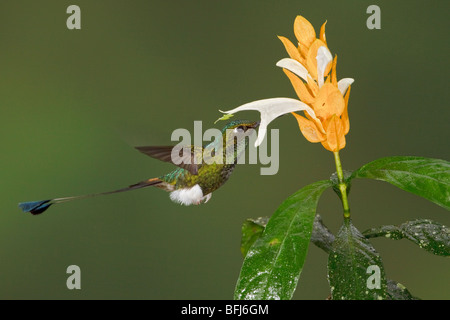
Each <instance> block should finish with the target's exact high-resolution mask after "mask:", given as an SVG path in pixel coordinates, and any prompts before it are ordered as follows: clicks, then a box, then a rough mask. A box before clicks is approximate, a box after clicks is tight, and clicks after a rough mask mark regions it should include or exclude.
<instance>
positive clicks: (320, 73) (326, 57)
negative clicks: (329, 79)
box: [316, 46, 333, 88]
mask: <svg viewBox="0 0 450 320" xmlns="http://www.w3.org/2000/svg"><path fill="white" fill-rule="evenodd" d="M316 59H317V81H318V84H319V88H321V87H322V86H323V82H324V79H323V77H324V75H325V70H326V68H327V66H328V64H329V63H330V62H331V61H333V56H332V55H331V52H330V50H328V48H327V47H325V46H321V47H320V48H319V49H318V50H317V57H316Z"/></svg>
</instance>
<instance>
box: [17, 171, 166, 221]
mask: <svg viewBox="0 0 450 320" xmlns="http://www.w3.org/2000/svg"><path fill="white" fill-rule="evenodd" d="M162 182H163V181H162V180H161V179H159V178H153V179H148V180H144V181H141V182H138V183H136V184H132V185H131V186H128V187H126V188H122V189H118V190H114V191H108V192H101V193H93V194H86V195H82V196H75V197H66V198H56V199H49V200H40V201H29V202H21V203H19V208H20V209H22V210H23V212H29V213H31V214H33V215H37V214H41V213H42V212H44V211H45V210H47V209H48V208H49V207H50V206H51V205H53V204H57V203H63V202H67V201H72V200H78V199H84V198H91V197H96V196H104V195H107V194H113V193H119V192H125V191H131V190H136V189H141V188H146V187H149V186H154V185H157V184H160V183H162Z"/></svg>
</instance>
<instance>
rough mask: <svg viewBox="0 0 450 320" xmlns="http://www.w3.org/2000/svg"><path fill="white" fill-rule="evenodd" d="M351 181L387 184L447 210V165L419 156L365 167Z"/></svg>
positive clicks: (449, 205) (449, 193)
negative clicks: (369, 180)
mask: <svg viewBox="0 0 450 320" xmlns="http://www.w3.org/2000/svg"><path fill="white" fill-rule="evenodd" d="M352 178H369V179H376V180H382V181H386V182H389V183H391V184H393V185H394V186H396V187H399V188H400V189H403V190H405V191H409V192H411V193H414V194H416V195H419V196H422V197H424V198H426V199H428V200H430V201H432V202H434V203H436V204H438V205H440V206H442V207H444V208H446V209H447V210H450V163H449V162H448V161H445V160H439V159H429V158H422V157H388V158H381V159H378V160H375V161H373V162H370V163H368V164H366V165H365V166H363V167H361V168H360V169H358V170H356V171H355V172H353V175H352Z"/></svg>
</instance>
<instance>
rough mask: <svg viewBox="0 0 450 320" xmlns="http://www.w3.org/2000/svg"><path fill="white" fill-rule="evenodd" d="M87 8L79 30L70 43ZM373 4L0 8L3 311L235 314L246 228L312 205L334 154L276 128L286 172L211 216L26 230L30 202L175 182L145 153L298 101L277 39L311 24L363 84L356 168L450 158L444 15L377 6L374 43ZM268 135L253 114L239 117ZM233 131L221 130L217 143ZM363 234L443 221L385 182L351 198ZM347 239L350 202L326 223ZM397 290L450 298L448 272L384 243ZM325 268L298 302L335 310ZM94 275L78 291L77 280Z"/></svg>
mask: <svg viewBox="0 0 450 320" xmlns="http://www.w3.org/2000/svg"><path fill="white" fill-rule="evenodd" d="M71 4H77V5H79V6H80V8H81V17H82V22H81V23H82V29H81V30H68V29H67V28H66V19H67V17H68V16H69V15H68V14H66V8H67V7H68V6H69V5H71ZM371 4H374V3H373V2H369V1H331V0H330V1H320V2H319V1H287V0H283V1H260V0H258V1H253V0H252V1H249V0H245V1H242V0H240V1H237V0H232V1H231V0H229V1H212V0H208V1H206V0H203V1H162V0H161V1H124V0H121V1H107V2H100V1H83V0H76V1H61V0H58V1H47V0H46V1H44V0H42V1H31V0H26V1H25V0H23V1H14V2H13V1H2V3H1V4H0V39H1V42H0V48H1V49H0V119H1V126H0V139H1V140H0V142H1V146H2V150H3V151H2V153H1V156H0V167H1V168H2V169H1V171H0V181H1V185H2V189H1V190H2V193H1V196H0V197H1V204H2V208H1V211H0V261H1V262H0V299H38V298H39V299H231V298H232V295H233V289H234V286H235V283H236V280H237V277H238V275H239V271H240V267H241V264H242V257H241V254H240V250H239V245H240V229H241V225H242V222H243V221H244V220H245V219H246V218H248V217H258V216H270V215H271V214H272V213H273V212H274V211H275V210H276V208H277V207H278V205H279V204H280V203H281V202H282V201H283V200H284V199H285V198H286V197H288V196H289V195H290V194H292V193H293V192H295V191H296V190H298V189H299V188H301V187H303V186H305V185H307V184H309V183H312V182H315V181H317V180H322V179H327V178H328V177H329V176H330V175H331V173H332V172H334V161H333V157H332V154H331V153H330V152H328V151H325V149H323V148H322V146H321V145H319V144H311V143H309V142H307V141H306V140H305V139H304V138H303V136H301V135H300V133H299V130H298V127H297V125H296V122H295V121H294V119H293V118H292V117H283V118H280V119H278V120H277V121H275V122H273V123H272V124H271V126H270V128H279V129H280V170H279V172H278V174H277V175H274V176H261V175H260V174H259V170H260V166H259V165H242V166H240V167H238V168H237V169H236V171H235V173H234V175H233V176H232V178H231V179H230V180H229V181H228V183H227V184H225V186H223V187H222V188H221V189H220V190H218V191H216V192H215V193H214V196H213V198H212V200H211V201H210V202H209V203H208V204H206V205H202V206H192V207H182V206H179V205H177V204H174V203H172V202H171V201H170V200H169V197H168V194H167V193H165V192H163V191H161V190H156V189H151V188H150V189H143V190H137V191H133V192H129V193H124V194H119V195H113V196H108V197H102V198H95V199H87V200H83V201H79V202H73V203H67V204H64V205H60V206H57V207H52V208H51V209H50V210H49V211H48V212H46V213H45V214H43V215H41V216H31V215H29V214H24V213H22V212H21V211H20V210H19V209H18V207H17V203H18V202H20V201H29V200H39V199H47V198H52V197H63V196H69V195H77V194H84V193H91V192H100V191H107V190H111V189H115V188H120V187H123V186H126V185H129V184H131V183H134V182H137V181H140V180H142V179H146V178H150V177H153V176H158V175H161V174H162V173H165V172H168V171H169V170H171V169H172V168H173V167H172V166H171V165H170V164H167V163H162V162H159V161H157V160H153V159H151V158H148V157H146V156H144V155H142V154H140V153H139V152H137V151H136V150H134V149H133V146H135V145H159V144H169V143H171V142H170V135H171V133H172V131H173V130H174V129H176V128H187V129H189V130H192V129H193V121H194V120H203V121H204V128H205V129H206V128H207V127H208V126H213V121H214V120H216V119H217V118H218V117H219V116H220V113H219V112H218V109H231V108H234V107H236V106H238V105H240V104H243V103H246V102H250V101H254V100H257V99H263V98H271V97H295V93H294V91H293V89H292V87H291V85H290V83H289V80H288V79H287V77H286V76H285V75H284V74H283V72H282V71H281V70H280V69H279V68H277V67H276V66H275V63H276V61H278V60H279V59H281V58H283V57H286V56H287V55H286V53H285V51H284V48H283V46H282V44H281V42H280V41H279V40H278V39H277V37H276V36H277V35H284V36H287V37H289V38H290V39H292V40H293V39H294V34H293V31H292V26H293V22H294V19H295V16H296V15H297V14H301V15H303V16H305V17H306V18H307V19H309V20H310V21H311V23H312V24H313V25H314V26H315V27H316V30H317V31H318V30H319V28H320V25H321V24H322V23H323V22H324V21H325V20H328V24H327V32H326V34H327V40H328V45H329V47H330V49H331V52H332V53H333V54H338V57H339V59H338V78H343V77H352V78H355V80H356V81H355V84H354V85H353V87H352V94H351V97H350V104H349V114H350V122H351V130H350V133H349V135H348V136H347V147H346V148H345V149H344V150H343V151H342V152H341V159H342V161H343V166H344V168H345V169H348V170H352V169H357V168H359V167H360V166H362V165H363V164H365V163H367V162H369V161H371V160H375V159H377V158H380V157H384V156H392V155H418V156H426V157H432V158H441V159H446V160H449V159H450V150H449V127H448V121H449V116H450V109H449V104H448V101H449V99H450V95H449V90H448V74H449V71H450V70H449V63H448V60H447V59H448V57H449V53H450V52H449V51H450V50H449V44H448V41H447V38H448V30H449V26H450V23H449V19H448V9H449V2H448V1H445V2H444V1H433V2H427V4H426V7H424V2H423V1H416V2H406V1H403V2H400V1H395V2H393V1H377V3H376V4H378V5H379V6H380V8H381V19H382V20H381V26H382V29H381V30H368V29H367V27H366V19H367V18H368V16H369V15H368V14H366V9H367V7H368V6H369V5H371ZM238 116H240V117H246V118H255V119H256V118H258V117H259V115H258V114H257V113H252V112H248V113H245V114H244V113H243V114H238ZM221 125H222V124H217V126H216V127H220V126H221ZM350 205H351V209H352V214H353V222H354V224H355V225H356V226H357V227H358V228H359V229H360V230H365V229H367V228H369V227H373V226H377V225H381V224H399V223H402V222H404V221H407V220H412V219H415V218H419V217H420V218H429V219H434V220H436V221H439V222H441V223H444V224H446V225H450V216H449V212H447V211H446V210H445V209H443V208H441V207H439V206H437V205H435V204H432V203H430V202H428V201H427V200H425V199H422V198H419V197H417V196H414V195H412V194H409V193H406V192H404V191H401V190H398V189H396V188H395V187H393V186H391V185H388V184H385V183H382V182H377V181H368V180H358V181H354V183H353V186H352V192H351V194H350ZM318 210H319V212H320V213H321V215H322V217H323V219H324V222H325V223H326V224H327V225H328V226H329V228H330V229H331V230H332V231H333V232H336V231H337V230H338V228H339V226H340V224H341V222H342V217H341V214H342V213H341V212H342V210H341V207H340V203H339V201H338V198H337V197H336V196H335V195H334V193H333V192H332V191H331V190H327V191H326V192H325V193H324V195H323V197H322V198H321V201H320V204H319V208H318ZM373 244H374V246H375V248H376V249H377V250H378V251H379V253H380V254H381V256H382V258H383V262H384V266H385V269H386V273H387V276H388V277H389V278H392V279H395V280H397V281H399V282H401V283H402V284H404V285H405V286H406V287H407V288H408V289H409V290H410V291H411V292H412V293H413V294H414V295H416V296H418V297H421V298H423V299H448V298H450V290H449V287H450V277H449V267H450V261H449V260H448V259H444V258H442V257H438V256H434V255H432V254H430V253H427V252H425V251H422V250H421V249H419V248H418V247H416V246H415V245H413V244H412V243H410V242H408V241H407V240H402V241H392V240H387V239H375V240H374V241H373ZM326 263H327V256H326V254H325V253H324V252H322V251H321V250H319V249H317V248H316V247H314V246H311V247H310V250H309V252H308V257H307V260H306V264H305V268H304V270H303V273H302V276H301V279H300V282H299V286H298V288H297V291H296V293H295V295H294V298H295V299H324V298H326V297H327V296H328V295H329V288H328V282H327V279H326ZM72 264H76V265H78V266H80V268H81V287H82V289H81V290H72V291H71V290H68V289H67V287H66V279H67V277H68V275H67V274H66V268H67V266H69V265H72Z"/></svg>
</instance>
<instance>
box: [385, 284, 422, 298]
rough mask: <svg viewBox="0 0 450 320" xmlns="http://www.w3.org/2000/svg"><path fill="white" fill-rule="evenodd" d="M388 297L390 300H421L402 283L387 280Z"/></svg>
mask: <svg viewBox="0 0 450 320" xmlns="http://www.w3.org/2000/svg"><path fill="white" fill-rule="evenodd" d="M387 295H388V299H390V300H419V298H416V297H414V296H413V295H412V294H411V293H410V292H409V291H408V289H406V287H405V286H404V285H402V284H401V283H400V282H397V281H394V280H389V279H388V280H387Z"/></svg>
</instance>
